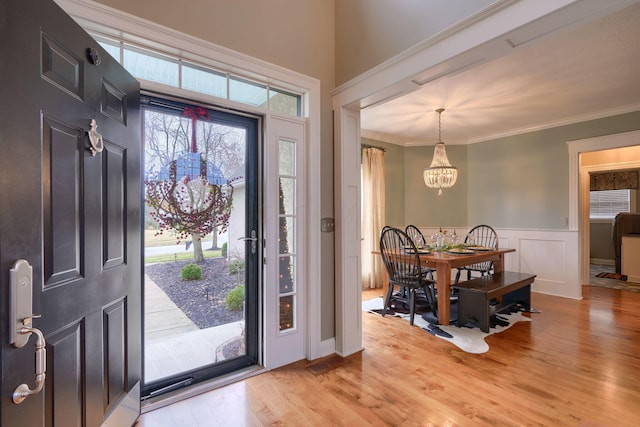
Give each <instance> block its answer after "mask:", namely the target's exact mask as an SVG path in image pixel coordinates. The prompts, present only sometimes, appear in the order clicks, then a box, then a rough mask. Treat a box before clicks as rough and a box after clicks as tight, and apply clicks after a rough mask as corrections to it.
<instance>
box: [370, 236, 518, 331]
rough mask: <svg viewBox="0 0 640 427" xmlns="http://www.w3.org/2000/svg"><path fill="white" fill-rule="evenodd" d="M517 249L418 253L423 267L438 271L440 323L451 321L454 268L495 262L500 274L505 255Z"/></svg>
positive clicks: (385, 276)
mask: <svg viewBox="0 0 640 427" xmlns="http://www.w3.org/2000/svg"><path fill="white" fill-rule="evenodd" d="M515 251H516V250H515V249H507V248H505V249H498V248H496V249H492V250H476V251H471V250H469V251H461V253H452V252H449V251H445V250H443V251H438V250H434V251H430V252H429V253H421V251H418V254H419V257H420V263H421V265H422V266H423V267H429V268H431V269H434V270H435V271H436V277H435V282H436V289H437V294H438V323H439V324H441V325H448V324H449V321H450V316H451V313H450V309H451V306H450V297H451V271H452V270H453V269H454V268H458V267H464V266H465V265H471V264H477V263H480V262H486V261H493V272H494V273H499V272H501V271H503V269H504V255H505V254H507V253H509V252H515ZM372 253H373V254H380V251H379V250H374V251H372ZM382 287H383V291H384V293H383V295H386V294H387V290H388V287H389V275H388V273H387V270H386V268H385V269H383V282H382Z"/></svg>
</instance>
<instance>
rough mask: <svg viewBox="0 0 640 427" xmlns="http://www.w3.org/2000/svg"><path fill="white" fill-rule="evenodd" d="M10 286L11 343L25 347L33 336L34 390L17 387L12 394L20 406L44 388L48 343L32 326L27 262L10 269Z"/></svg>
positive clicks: (26, 386) (30, 270)
mask: <svg viewBox="0 0 640 427" xmlns="http://www.w3.org/2000/svg"><path fill="white" fill-rule="evenodd" d="M9 286H10V292H11V295H10V300H11V304H10V306H11V307H10V313H9V315H10V318H9V322H10V323H11V328H10V329H11V330H10V335H9V336H10V340H11V345H13V346H14V347H16V348H22V347H24V346H25V345H26V344H27V342H28V341H29V337H30V336H31V334H35V335H36V388H34V389H30V388H29V386H28V385H26V384H20V385H19V386H18V387H17V388H16V389H15V391H14V392H13V402H14V403H16V404H17V403H21V402H22V401H23V400H24V399H26V397H27V396H29V395H32V394H36V393H39V392H40V391H41V390H42V387H43V386H44V380H45V376H46V375H45V372H46V369H47V343H46V341H45V339H44V334H43V333H42V331H40V330H39V329H37V328H34V327H33V326H31V322H32V319H33V318H34V317H40V316H34V314H33V269H32V267H31V265H29V262H28V261H26V260H24V259H20V260H18V261H16V262H15V263H14V265H13V268H12V269H10V270H9Z"/></svg>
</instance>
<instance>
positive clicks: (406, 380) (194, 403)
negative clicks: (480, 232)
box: [138, 287, 640, 427]
mask: <svg viewBox="0 0 640 427" xmlns="http://www.w3.org/2000/svg"><path fill="white" fill-rule="evenodd" d="M377 294H379V291H375V290H374V291H367V292H364V293H363V300H364V299H369V298H373V297H375V296H377ZM583 295H584V298H583V299H582V300H571V299H566V298H559V297H553V296H549V295H542V294H536V293H534V294H533V295H532V305H533V306H534V307H535V308H538V309H540V310H541V313H532V314H530V316H531V318H532V321H531V322H520V323H517V324H516V325H514V326H512V327H511V328H510V329H509V330H507V331H505V332H502V333H500V334H494V335H491V336H489V337H488V338H487V343H488V344H489V347H490V350H489V351H488V352H487V353H484V354H470V353H465V352H464V351H462V350H459V349H458V348H457V347H455V346H453V345H452V344H450V343H448V342H446V341H444V340H441V339H439V338H437V337H434V336H432V335H430V334H428V333H426V332H424V331H422V330H421V329H420V328H419V327H417V326H410V325H409V324H408V322H406V321H403V320H401V319H398V318H393V317H389V316H387V317H384V318H383V317H381V316H377V315H372V314H368V313H363V317H362V319H363V344H364V350H363V351H362V352H361V353H358V354H355V355H352V356H349V357H347V358H344V359H343V358H340V357H338V356H332V357H329V358H326V359H325V360H319V361H302V362H297V363H294V364H292V365H289V366H285V367H283V368H279V369H276V370H273V371H270V372H266V373H264V374H261V375H258V376H255V377H252V378H249V379H246V380H243V381H241V382H239V383H235V384H231V385H229V386H225V387H222V388H220V389H217V390H213V391H210V392H208V393H205V394H203V395H201V396H196V397H194V398H191V399H187V400H185V401H182V402H178V403H176V404H174V405H170V406H167V407H165V408H160V409H157V410H155V411H153V412H150V413H147V414H144V415H143V416H141V418H140V420H139V421H138V427H150V426H153V427H156V426H163V425H168V424H166V423H165V424H156V422H166V420H171V422H173V424H171V425H172V426H174V427H180V426H191V425H197V426H199V425H207V426H217V425H225V426H301V425H304V426H334V425H335V426H349V427H354V426H363V425H372V426H393V425H401V426H474V427H476V426H583V427H587V426H589V427H592V426H593V427H595V426H598V427H602V426H615V427H619V426H623V427H624V426H630V427H631V426H638V425H640V293H637V292H630V291H621V290H614V289H605V288H596V287H585V288H584V292H583ZM187 409H188V411H187ZM180 417H184V418H183V419H184V423H180V421H179V419H180ZM158 420H162V421H158ZM176 420H178V421H176ZM194 420H195V421H194ZM207 422H209V424H207Z"/></svg>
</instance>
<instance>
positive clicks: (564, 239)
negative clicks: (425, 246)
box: [420, 227, 582, 299]
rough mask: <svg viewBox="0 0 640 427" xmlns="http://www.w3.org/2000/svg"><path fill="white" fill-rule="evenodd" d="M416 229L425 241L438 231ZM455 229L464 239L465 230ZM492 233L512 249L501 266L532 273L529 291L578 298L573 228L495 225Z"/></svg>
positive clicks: (576, 245) (576, 257)
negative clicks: (534, 277) (494, 232)
mask: <svg viewBox="0 0 640 427" xmlns="http://www.w3.org/2000/svg"><path fill="white" fill-rule="evenodd" d="M420 230H421V231H422V233H423V234H424V235H425V236H426V238H427V240H429V236H431V235H433V234H435V233H436V232H437V231H438V229H437V228H429V227H420ZM448 231H449V233H451V232H453V229H448ZM455 231H456V234H457V235H459V236H460V240H461V241H464V236H465V234H466V233H467V231H468V229H464V228H456V229H455ZM496 233H498V247H500V248H514V249H515V250H516V251H515V252H512V253H508V254H506V255H505V266H504V269H505V270H509V271H517V272H520V273H531V274H535V275H536V280H535V282H534V283H533V286H532V291H533V292H539V293H543V294H549V295H556V296H560V297H566V298H573V299H582V284H581V283H580V268H579V253H578V252H579V246H578V232H577V231H569V230H528V229H507V228H496ZM453 274H454V273H453V272H452V275H453Z"/></svg>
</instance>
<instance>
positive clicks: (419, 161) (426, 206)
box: [404, 145, 468, 229]
mask: <svg viewBox="0 0 640 427" xmlns="http://www.w3.org/2000/svg"><path fill="white" fill-rule="evenodd" d="M433 148H434V147H433V146H432V145H431V146H423V147H407V148H405V153H404V154H405V155H404V162H405V171H404V176H405V178H404V179H405V199H404V207H405V209H404V219H405V225H406V224H414V225H417V226H418V227H436V226H440V227H442V228H447V229H450V228H453V227H462V226H466V224H467V175H468V173H467V169H468V166H467V147H466V146H464V145H446V150H447V157H448V158H449V162H450V163H451V164H452V165H453V166H455V167H457V168H458V180H457V182H456V184H455V185H454V186H453V187H452V188H449V189H445V190H443V191H442V195H440V196H438V190H435V189H432V188H428V187H427V186H426V185H425V183H424V179H423V177H422V174H423V172H424V169H425V168H426V167H429V165H430V164H431V159H432V158H433Z"/></svg>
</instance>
